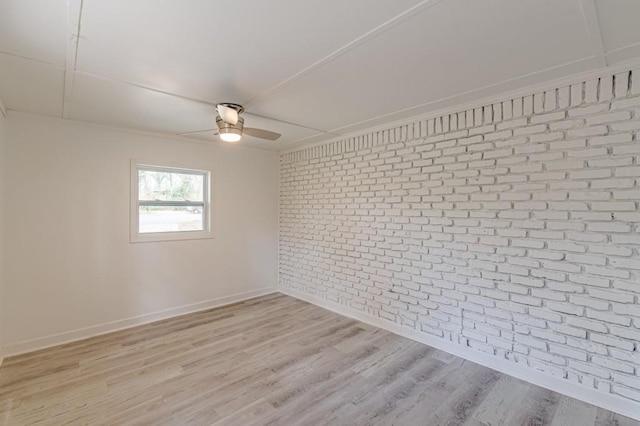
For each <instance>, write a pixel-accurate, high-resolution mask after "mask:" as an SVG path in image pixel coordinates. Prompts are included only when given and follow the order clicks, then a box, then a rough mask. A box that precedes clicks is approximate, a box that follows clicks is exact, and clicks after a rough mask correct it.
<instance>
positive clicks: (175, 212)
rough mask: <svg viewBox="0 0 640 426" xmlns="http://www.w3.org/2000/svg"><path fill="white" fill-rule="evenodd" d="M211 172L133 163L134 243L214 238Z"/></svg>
mask: <svg viewBox="0 0 640 426" xmlns="http://www.w3.org/2000/svg"><path fill="white" fill-rule="evenodd" d="M210 180H211V172H210V171H208V170H196V169H189V168H178V167H175V166H173V165H171V166H167V165H159V164H153V165H152V164H146V163H141V162H137V161H132V162H131V242H146V241H167V240H189V239H196V238H212V237H213V233H212V230H211V211H210V198H211V197H210V186H211V182H210Z"/></svg>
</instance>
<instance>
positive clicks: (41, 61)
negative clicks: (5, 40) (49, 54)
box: [0, 50, 64, 70]
mask: <svg viewBox="0 0 640 426" xmlns="http://www.w3.org/2000/svg"><path fill="white" fill-rule="evenodd" d="M0 55H6V56H11V57H13V58H18V59H22V60H25V61H31V62H35V63H36V64H42V65H47V66H50V67H53V68H57V69H59V70H64V66H61V65H58V64H54V63H53V62H47V61H43V60H40V59H35V58H30V57H28V56H22V55H17V54H15V53H11V52H5V51H3V50H0Z"/></svg>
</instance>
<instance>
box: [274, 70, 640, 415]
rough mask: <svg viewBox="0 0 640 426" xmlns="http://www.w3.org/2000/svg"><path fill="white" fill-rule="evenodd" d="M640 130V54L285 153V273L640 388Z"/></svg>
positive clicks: (319, 291) (555, 367)
mask: <svg viewBox="0 0 640 426" xmlns="http://www.w3.org/2000/svg"><path fill="white" fill-rule="evenodd" d="M636 76H637V77H636ZM634 77H636V78H635V79H634ZM639 130H640V70H634V71H632V72H626V73H620V74H616V75H615V76H609V77H604V78H600V79H597V80H591V81H586V82H582V83H578V84H572V85H570V86H567V87H561V88H558V89H556V90H548V91H545V92H542V93H537V94H534V95H531V96H525V97H522V98H517V99H511V100H507V101H504V102H500V103H495V104H493V105H487V106H485V107H483V108H474V109H472V110H467V111H461V112H459V113H457V114H450V115H447V116H443V117H437V118H432V119H429V120H423V121H418V122H415V123H412V124H409V125H403V126H399V127H395V128H391V129H387V130H383V131H376V132H372V133H368V134H364V135H362V136H359V137H356V138H350V139H347V140H341V141H337V142H332V143H329V144H326V145H322V146H316V147H312V148H306V149H301V150H299V151H296V152H291V153H286V154H283V155H282V156H281V188H280V285H281V286H282V287H283V288H290V289H294V290H297V291H300V292H304V293H307V294H310V295H314V296H315V297H318V298H322V299H326V300H328V301H332V302H335V303H338V304H341V305H343V307H344V308H345V309H350V310H354V311H360V312H363V313H366V314H369V315H371V316H374V317H378V318H384V319H385V320H387V321H391V322H393V323H395V324H398V325H402V326H404V327H408V328H410V329H415V330H418V331H421V332H423V333H426V334H429V335H433V336H437V337H439V338H442V339H446V341H449V342H453V343H455V344H459V345H462V346H466V347H469V348H471V349H474V350H478V351H483V352H485V353H488V354H490V355H493V356H495V357H497V358H499V359H501V360H504V362H505V363H510V362H517V363H518V364H519V365H528V366H530V367H532V368H535V369H537V370H540V371H542V372H545V373H547V374H551V375H554V376H559V377H561V378H564V379H566V380H569V381H572V382H575V383H581V384H582V385H584V386H588V387H590V388H595V389H598V390H600V391H603V392H606V393H613V394H615V395H618V396H620V397H622V398H627V399H629V400H633V401H638V402H640V300H639V299H640V209H639V200H640V132H639Z"/></svg>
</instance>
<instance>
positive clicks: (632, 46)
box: [605, 41, 640, 56]
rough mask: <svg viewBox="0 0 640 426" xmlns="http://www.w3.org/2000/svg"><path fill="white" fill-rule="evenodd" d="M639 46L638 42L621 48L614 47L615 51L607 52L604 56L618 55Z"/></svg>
mask: <svg viewBox="0 0 640 426" xmlns="http://www.w3.org/2000/svg"><path fill="white" fill-rule="evenodd" d="M638 46H640V41H639V42H637V43H631V44H627V45H626V46H622V47H616V48H615V49H611V50H609V51H608V52H607V53H605V55H606V56H609V55H611V54H613V53H618V52H624V51H625V50H627V49H633V48H636V47H638Z"/></svg>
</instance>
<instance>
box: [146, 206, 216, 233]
mask: <svg viewBox="0 0 640 426" xmlns="http://www.w3.org/2000/svg"><path fill="white" fill-rule="evenodd" d="M139 213H140V216H139V217H140V222H139V230H138V232H140V233H141V234H146V233H151V232H181V231H203V230H204V212H203V208H202V207H201V206H188V207H187V206H181V207H167V206H141V207H140V209H139Z"/></svg>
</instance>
